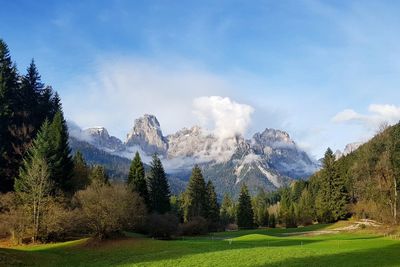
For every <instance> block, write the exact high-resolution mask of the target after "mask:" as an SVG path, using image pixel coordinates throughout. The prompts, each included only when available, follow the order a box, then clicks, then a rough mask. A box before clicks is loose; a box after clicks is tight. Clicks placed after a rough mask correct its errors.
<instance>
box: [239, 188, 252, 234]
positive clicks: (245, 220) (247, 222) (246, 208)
mask: <svg viewBox="0 0 400 267" xmlns="http://www.w3.org/2000/svg"><path fill="white" fill-rule="evenodd" d="M253 218H254V213H253V207H252V205H251V198H250V195H249V190H248V189H247V186H246V185H245V184H243V186H242V188H241V189H240V195H239V201H238V207H237V224H238V226H239V227H241V228H252V227H254V222H253Z"/></svg>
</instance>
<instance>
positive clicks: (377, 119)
mask: <svg viewBox="0 0 400 267" xmlns="http://www.w3.org/2000/svg"><path fill="white" fill-rule="evenodd" d="M368 111H369V114H360V113H358V112H356V111H354V110H352V109H345V110H343V111H341V112H339V113H337V114H336V115H335V116H334V117H333V118H332V121H333V122H337V123H342V122H356V123H360V124H362V125H364V126H366V127H367V128H376V127H378V126H379V125H380V124H381V123H384V122H387V123H389V124H395V123H397V122H399V120H400V107H398V106H395V105H388V104H386V105H381V104H371V105H369V107H368Z"/></svg>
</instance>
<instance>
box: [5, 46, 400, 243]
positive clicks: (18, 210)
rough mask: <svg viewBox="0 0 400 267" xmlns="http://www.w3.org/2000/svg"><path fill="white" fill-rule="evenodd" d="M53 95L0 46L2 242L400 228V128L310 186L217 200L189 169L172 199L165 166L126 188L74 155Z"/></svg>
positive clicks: (138, 173)
mask: <svg viewBox="0 0 400 267" xmlns="http://www.w3.org/2000/svg"><path fill="white" fill-rule="evenodd" d="M68 140H69V138H68V129H67V126H66V122H65V119H64V114H63V110H62V104H61V100H60V98H59V96H58V94H57V93H56V92H55V91H54V90H53V89H52V88H51V87H50V86H46V85H45V84H44V83H43V82H42V81H41V77H40V75H39V72H38V70H37V68H36V66H35V63H34V61H33V60H32V62H31V64H30V65H29V66H28V68H27V71H26V73H25V74H20V73H19V72H18V70H17V68H16V65H15V63H13V61H12V60H11V57H10V53H9V50H8V47H7V45H6V43H5V42H4V41H2V40H0V191H1V193H2V194H1V195H0V235H1V236H2V237H10V238H12V239H13V240H14V241H15V242H18V243H21V242H37V241H40V242H48V241H55V240H64V239H68V238H76V237H80V236H89V235H91V236H95V237H97V238H99V239H103V238H107V237H111V236H114V235H118V234H121V233H122V232H123V231H136V232H140V233H145V234H148V235H149V236H152V237H157V238H163V239H169V238H173V237H175V236H178V235H197V234H206V233H208V232H211V231H223V230H226V229H230V230H235V229H237V228H254V227H277V226H284V227H296V226H298V225H308V224H313V223H318V222H319V223H326V222H334V221H337V220H341V219H346V218H349V217H351V216H356V217H360V218H372V219H375V220H378V221H381V222H385V223H390V224H396V223H398V219H397V211H398V210H399V208H398V204H397V202H398V198H399V197H398V187H397V184H398V182H399V175H400V125H395V126H392V127H386V128H384V129H382V130H381V131H380V132H379V133H378V134H377V135H376V136H375V137H374V138H373V139H372V140H371V141H370V142H368V143H366V144H364V145H363V146H362V147H360V148H359V149H358V150H356V151H355V152H353V153H351V154H349V155H347V156H345V157H343V158H340V159H339V160H336V159H335V156H334V154H333V153H332V151H331V150H330V149H328V150H327V151H326V153H325V157H324V159H323V168H322V169H321V170H320V171H319V172H318V173H316V174H315V175H313V176H312V177H310V178H309V179H308V180H307V181H305V180H304V181H303V180H300V181H297V182H294V183H292V184H291V185H290V186H288V187H285V188H281V189H280V190H278V191H277V192H265V191H263V190H261V189H260V191H259V193H258V194H256V195H254V196H252V195H250V194H249V191H248V189H247V187H246V185H243V187H242V188H241V192H240V195H239V198H238V199H232V198H231V197H230V196H229V195H228V194H226V195H225V196H224V197H223V199H222V201H220V202H219V201H218V199H217V195H216V193H215V189H214V185H213V184H212V182H211V181H205V179H204V178H203V175H202V171H201V168H200V167H199V166H194V168H193V170H192V174H191V176H190V179H189V183H188V185H187V188H186V190H185V191H184V192H183V193H182V194H180V195H171V191H170V187H169V184H168V180H167V176H166V173H165V171H164V168H163V165H162V162H161V160H160V159H159V158H158V156H157V155H154V156H153V160H152V162H151V164H150V169H149V170H148V171H145V168H144V165H143V162H142V160H141V158H140V155H139V154H138V153H136V155H135V157H134V159H133V160H132V162H131V167H130V170H129V175H128V177H124V181H125V182H113V181H110V179H109V174H108V173H106V171H105V168H104V166H100V165H89V164H87V163H86V161H85V159H84V157H83V156H82V154H81V153H80V152H79V151H76V152H75V153H74V154H72V152H71V150H70V148H69V144H68Z"/></svg>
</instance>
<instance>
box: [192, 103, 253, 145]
mask: <svg viewBox="0 0 400 267" xmlns="http://www.w3.org/2000/svg"><path fill="white" fill-rule="evenodd" d="M193 107H194V113H195V114H196V115H197V116H198V118H199V120H200V122H201V123H202V125H203V126H205V127H206V128H208V129H210V127H211V129H210V130H212V132H213V133H214V135H215V136H216V137H218V138H220V139H227V138H230V137H234V136H235V135H242V136H244V135H245V133H246V130H247V128H248V126H249V124H250V122H251V114H252V113H253V112H254V109H253V108H252V107H251V106H249V105H246V104H240V103H237V102H235V101H233V100H231V99H230V98H228V97H221V96H205V97H199V98H196V99H194V101H193Z"/></svg>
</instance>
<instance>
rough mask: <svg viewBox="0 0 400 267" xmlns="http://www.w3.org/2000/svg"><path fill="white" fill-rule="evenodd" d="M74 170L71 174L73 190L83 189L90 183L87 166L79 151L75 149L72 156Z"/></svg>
mask: <svg viewBox="0 0 400 267" xmlns="http://www.w3.org/2000/svg"><path fill="white" fill-rule="evenodd" d="M73 163H74V170H73V176H72V184H73V187H74V188H73V189H74V190H73V191H74V192H76V191H79V190H83V189H85V188H86V187H87V186H88V185H89V184H90V179H89V167H88V166H87V163H86V161H85V159H84V158H83V155H82V153H81V152H80V151H77V152H76V153H75V155H74V158H73Z"/></svg>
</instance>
